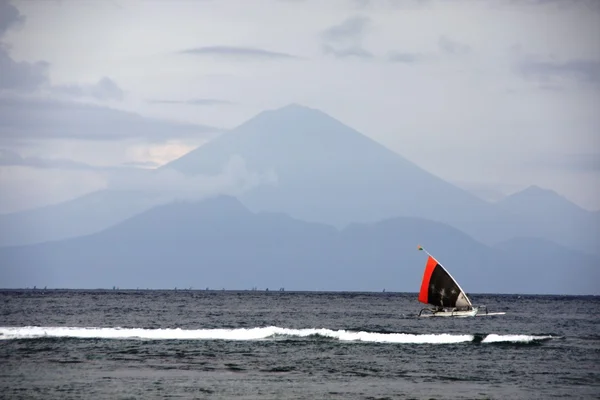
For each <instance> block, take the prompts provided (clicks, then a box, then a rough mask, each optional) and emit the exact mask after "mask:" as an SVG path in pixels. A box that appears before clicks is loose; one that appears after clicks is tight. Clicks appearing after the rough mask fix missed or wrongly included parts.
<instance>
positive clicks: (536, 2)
mask: <svg viewBox="0 0 600 400" xmlns="http://www.w3.org/2000/svg"><path fill="white" fill-rule="evenodd" d="M510 2H511V3H512V4H516V5H532V6H548V5H552V6H556V7H557V8H559V9H567V8H572V7H578V6H583V7H585V8H586V9H587V10H590V11H600V2H599V1H598V0H511V1H510Z"/></svg>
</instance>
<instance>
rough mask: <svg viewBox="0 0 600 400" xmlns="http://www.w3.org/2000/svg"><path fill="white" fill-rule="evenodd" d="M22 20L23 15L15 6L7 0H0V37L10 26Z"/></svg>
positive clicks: (18, 23)
mask: <svg viewBox="0 0 600 400" xmlns="http://www.w3.org/2000/svg"><path fill="white" fill-rule="evenodd" d="M24 22H25V16H24V15H21V13H20V12H19V10H18V9H17V8H16V7H15V6H13V5H12V4H10V3H9V2H8V0H0V37H2V36H3V35H4V34H5V33H6V32H7V31H8V30H9V29H10V28H13V27H17V26H19V25H22V24H23V23H24Z"/></svg>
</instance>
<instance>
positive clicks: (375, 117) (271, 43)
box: [0, 0, 600, 213]
mask: <svg viewBox="0 0 600 400" xmlns="http://www.w3.org/2000/svg"><path fill="white" fill-rule="evenodd" d="M290 103H298V104H302V105H305V106H308V107H312V108H317V109H320V110H322V111H324V112H325V113H327V114H329V115H331V116H332V117H334V118H336V119H338V120H340V121H342V122H343V123H345V124H347V125H349V126H351V127H352V128H354V129H357V130H358V131H359V132H361V133H363V134H365V135H367V136H369V137H371V138H372V139H374V140H376V141H378V142H380V143H382V144H384V145H385V146H387V147H389V148H390V149H392V150H393V151H395V152H397V153H399V154H401V155H402V156H404V157H406V158H407V159H409V160H411V161H413V162H414V163H416V164H417V165H419V166H421V167H422V168H424V169H426V170H428V171H429V172H431V173H433V174H435V175H437V176H440V177H441V178H443V179H445V180H447V181H449V182H452V183H455V184H457V185H459V186H461V187H463V188H466V189H469V190H472V191H474V192H475V193H477V194H479V195H481V196H483V197H485V198H488V199H492V200H493V199H497V198H499V197H501V196H502V195H507V194H510V193H513V192H515V191H518V190H521V189H524V188H525V187H527V186H529V185H532V184H535V185H538V186H541V187H544V188H548V189H552V190H555V191H557V192H558V193H560V194H562V195H564V196H565V197H567V198H568V199H569V200H571V201H573V202H575V203H576V204H578V205H580V206H582V207H584V208H586V209H589V210H598V209H600V113H599V112H598V110H600V2H599V1H596V0H564V1H563V0H480V1H469V0H445V1H442V0H397V1H392V0H370V1H369V0H328V1H322V0H252V1H250V0H237V1H236V0H219V1H217V0H187V1H184V0H169V1H167V0H149V1H141V0H110V1H108V0H101V1H95V0H86V1H79V0H73V1H69V0H44V1H42V0H27V1H17V0H13V1H6V0H0V193H1V195H0V213H8V212H14V211H19V210H23V209H28V208H33V207H39V206H43V205H47V204H52V203H57V202H60V201H64V200H67V199H71V198H74V197H77V196H80V195H82V194H84V193H87V192H90V191H94V190H98V189H101V188H104V187H107V185H109V184H110V182H111V179H112V180H114V179H115V177H118V176H120V175H121V174H123V172H124V171H127V172H130V171H131V170H136V169H139V168H156V167H157V166H160V165H163V164H165V163H167V162H168V161H170V160H173V159H175V158H178V157H180V156H181V155H183V154H185V153H187V152H189V151H190V150H192V149H194V148H196V147H197V146H201V145H202V144H204V143H206V142H207V141H209V140H211V139H212V138H214V137H217V136H218V135H219V134H220V133H221V132H223V131H225V130H227V129H231V128H234V127H236V126H237V125H239V124H241V123H243V122H244V121H246V120H248V119H249V118H251V117H253V116H254V115H256V114H257V113H259V112H261V111H264V110H267V109H274V108H279V107H283V106H286V105H288V104H290Z"/></svg>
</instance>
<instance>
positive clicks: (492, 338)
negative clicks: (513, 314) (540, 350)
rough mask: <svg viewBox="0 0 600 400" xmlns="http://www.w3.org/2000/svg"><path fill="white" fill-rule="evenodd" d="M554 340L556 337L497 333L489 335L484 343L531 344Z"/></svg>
mask: <svg viewBox="0 0 600 400" xmlns="http://www.w3.org/2000/svg"><path fill="white" fill-rule="evenodd" d="M548 339H554V336H534V335H497V334H495V333H492V334H489V335H487V336H486V337H485V338H484V339H483V340H482V341H481V342H482V343H531V342H536V341H540V340H548Z"/></svg>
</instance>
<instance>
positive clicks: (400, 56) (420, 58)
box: [387, 51, 431, 64]
mask: <svg viewBox="0 0 600 400" xmlns="http://www.w3.org/2000/svg"><path fill="white" fill-rule="evenodd" d="M430 59H431V57H429V56H427V55H425V54H421V53H402V52H398V51H391V52H390V53H389V54H388V57H387V61H389V62H392V63H403V64H420V63H423V62H427V61H429V60H430Z"/></svg>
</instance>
